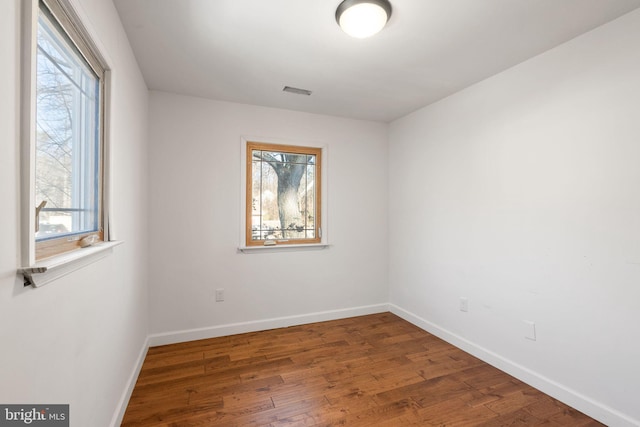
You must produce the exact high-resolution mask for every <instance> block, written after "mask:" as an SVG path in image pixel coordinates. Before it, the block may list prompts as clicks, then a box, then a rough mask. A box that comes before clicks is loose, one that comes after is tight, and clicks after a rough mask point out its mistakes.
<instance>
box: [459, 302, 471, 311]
mask: <svg viewBox="0 0 640 427" xmlns="http://www.w3.org/2000/svg"><path fill="white" fill-rule="evenodd" d="M460 311H464V312H465V313H466V312H468V311H469V300H468V299H467V298H460Z"/></svg>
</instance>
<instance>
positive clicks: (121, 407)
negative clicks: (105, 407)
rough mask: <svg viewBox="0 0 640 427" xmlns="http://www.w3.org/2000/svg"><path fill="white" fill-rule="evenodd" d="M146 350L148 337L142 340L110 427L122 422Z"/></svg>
mask: <svg viewBox="0 0 640 427" xmlns="http://www.w3.org/2000/svg"><path fill="white" fill-rule="evenodd" d="M147 350H149V337H147V339H145V340H144V343H143V345H142V348H141V349H140V354H138V359H137V360H136V364H135V366H134V367H133V370H132V371H131V375H129V379H128V380H127V386H126V387H125V389H124V391H123V392H122V396H121V397H120V400H119V401H118V406H116V410H115V412H114V414H113V418H112V419H111V424H110V426H111V427H119V426H120V425H121V424H122V419H123V418H124V413H125V412H126V410H127V405H129V399H130V398H131V393H133V388H134V387H135V385H136V381H137V380H138V375H139V374H140V370H141V369H142V364H143V363H144V358H145V357H146V356H147Z"/></svg>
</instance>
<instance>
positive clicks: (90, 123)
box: [35, 12, 100, 240]
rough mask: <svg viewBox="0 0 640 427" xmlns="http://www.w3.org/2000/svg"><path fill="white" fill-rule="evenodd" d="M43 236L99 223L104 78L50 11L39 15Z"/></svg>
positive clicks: (39, 156) (38, 235)
mask: <svg viewBox="0 0 640 427" xmlns="http://www.w3.org/2000/svg"><path fill="white" fill-rule="evenodd" d="M38 24H39V25H38V53H37V89H36V90H37V94H36V163H35V175H36V177H35V179H36V182H35V197H36V199H35V200H36V206H38V205H41V203H42V202H46V203H45V204H44V205H43V208H42V209H41V211H40V215H39V231H38V232H37V233H36V238H37V240H43V239H47V238H53V237H59V236H61V235H64V234H71V233H80V232H90V231H97V230H98V228H99V214H98V208H99V179H98V176H99V173H100V171H99V164H100V163H99V160H100V159H99V155H100V153H99V151H100V150H99V129H98V128H99V120H98V117H99V102H100V100H99V97H100V81H99V79H98V78H97V77H96V76H95V74H94V73H93V72H92V71H91V70H90V68H89V67H88V66H87V64H86V62H85V60H84V58H83V57H82V56H81V55H80V54H79V53H78V52H77V51H76V49H75V47H73V45H71V44H70V43H69V42H68V40H67V39H66V37H65V36H64V35H62V34H61V32H60V30H59V29H58V27H57V26H56V25H54V24H53V23H52V22H51V21H50V20H49V19H48V17H47V16H45V14H43V13H42V12H41V13H40V17H39V20H38Z"/></svg>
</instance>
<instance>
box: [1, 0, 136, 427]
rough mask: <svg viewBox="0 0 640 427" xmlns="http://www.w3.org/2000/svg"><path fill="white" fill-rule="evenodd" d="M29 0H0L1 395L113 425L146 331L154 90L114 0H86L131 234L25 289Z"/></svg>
mask: <svg viewBox="0 0 640 427" xmlns="http://www.w3.org/2000/svg"><path fill="white" fill-rule="evenodd" d="M21 3H22V1H21V0H3V1H0V52H2V55H3V58H4V59H3V66H2V67H0V94H1V95H2V96H0V206H1V207H2V209H0V343H1V344H0V402H2V403H20V404H46V403H69V404H70V405H71V425H72V426H106V425H109V423H110V422H111V420H112V417H113V416H114V411H116V408H117V405H118V403H119V400H120V399H121V397H122V396H123V392H124V390H125V389H126V386H127V382H128V380H129V377H130V375H131V374H132V370H133V369H134V367H135V365H136V363H137V359H138V357H139V355H140V353H141V350H142V348H143V345H144V342H145V339H146V335H147V327H148V322H147V316H148V313H147V277H146V268H147V265H146V263H147V223H146V216H147V215H146V212H147V208H146V206H147V166H146V163H147V159H146V146H147V145H146V144H147V142H146V141H147V108H148V105H147V102H148V92H147V90H146V87H145V84H144V82H143V80H142V77H141V75H140V72H139V70H138V67H137V64H136V62H135V59H134V58H133V55H132V52H131V50H130V48H129V44H128V41H127V39H126V37H125V34H124V31H123V30H122V28H121V25H120V21H119V19H118V16H117V14H116V11H115V8H114V7H113V4H112V3H111V2H105V1H99V0H82V1H81V2H80V3H81V4H80V7H79V12H80V13H81V15H83V16H85V17H86V18H88V20H87V21H88V22H87V25H88V26H89V27H90V30H91V31H92V32H94V33H95V34H97V35H99V37H98V42H99V43H100V44H101V45H102V46H103V47H104V48H105V54H106V56H107V57H108V58H109V60H110V63H109V65H110V66H111V68H112V69H113V73H114V89H113V115H112V125H113V126H112V128H111V131H112V132H111V136H112V138H111V144H112V149H113V168H114V178H113V181H114V189H113V197H114V198H113V202H114V209H113V216H114V219H115V221H116V223H115V227H116V233H117V237H118V239H121V240H124V241H125V243H124V244H123V245H121V246H118V247H117V248H115V249H114V253H113V254H112V255H110V256H108V257H107V258H104V259H102V260H100V261H98V262H97V263H94V264H92V265H90V266H88V267H86V268H83V269H81V270H79V271H76V272H74V273H72V274H70V275H69V276H66V277H64V278H62V279H60V280H58V281H55V282H53V283H50V284H48V285H46V286H44V287H42V288H39V289H34V288H31V287H29V288H24V287H23V284H22V279H21V277H18V276H17V275H16V269H17V268H18V266H19V260H18V258H19V252H18V245H19V238H20V236H19V198H20V195H19V190H18V187H19V173H20V171H19V169H18V165H19V144H20V142H19V139H20V135H19V126H18V121H19V117H18V111H19V108H20V95H19V90H20V78H19V75H20V69H19V62H20V61H19V57H20V37H19V34H20V25H21V18H20V4H21ZM74 3H76V2H74ZM7 58H8V60H7Z"/></svg>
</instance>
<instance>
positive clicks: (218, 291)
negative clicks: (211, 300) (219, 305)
mask: <svg viewBox="0 0 640 427" xmlns="http://www.w3.org/2000/svg"><path fill="white" fill-rule="evenodd" d="M222 301H224V289H216V302H222Z"/></svg>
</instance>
